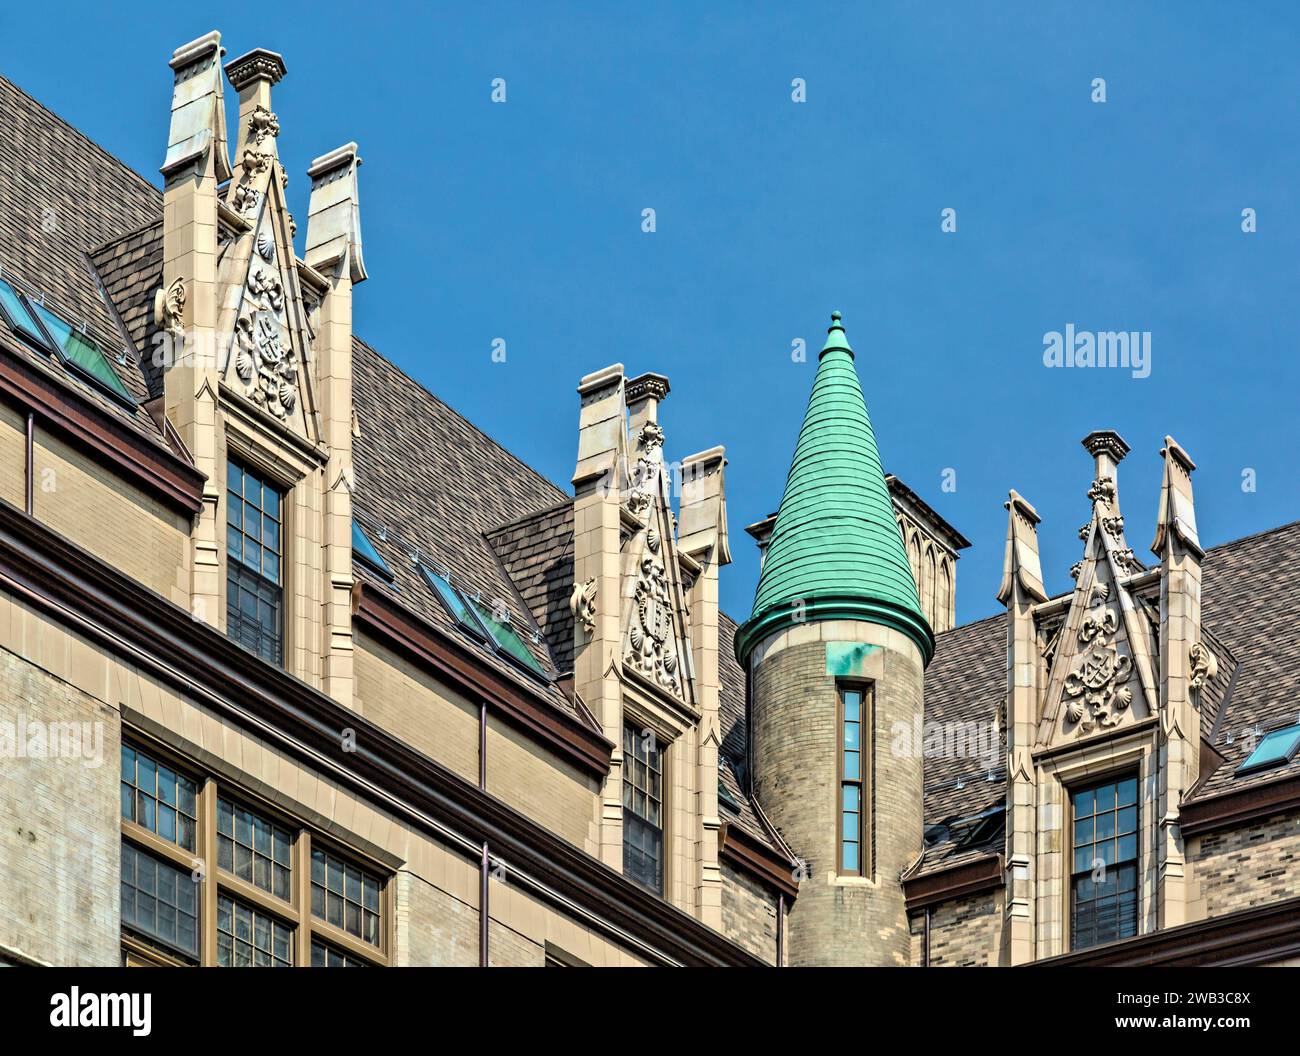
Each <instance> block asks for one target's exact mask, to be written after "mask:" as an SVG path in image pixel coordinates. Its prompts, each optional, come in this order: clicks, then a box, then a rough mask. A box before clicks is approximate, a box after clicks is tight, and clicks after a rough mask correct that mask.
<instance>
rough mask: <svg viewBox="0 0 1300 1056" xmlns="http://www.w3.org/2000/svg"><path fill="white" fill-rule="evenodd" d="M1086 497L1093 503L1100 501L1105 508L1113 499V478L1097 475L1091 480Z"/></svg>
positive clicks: (1108, 506)
mask: <svg viewBox="0 0 1300 1056" xmlns="http://www.w3.org/2000/svg"><path fill="white" fill-rule="evenodd" d="M1088 498H1090V499H1091V500H1092V501H1093V502H1094V503H1100V504H1101V505H1103V506H1105V507H1106V508H1107V509H1109V508H1110V504H1111V503H1112V502H1113V501H1114V499H1115V478H1114V477H1098V478H1097V479H1096V480H1094V481H1093V482H1092V487H1090V488H1089V489H1088Z"/></svg>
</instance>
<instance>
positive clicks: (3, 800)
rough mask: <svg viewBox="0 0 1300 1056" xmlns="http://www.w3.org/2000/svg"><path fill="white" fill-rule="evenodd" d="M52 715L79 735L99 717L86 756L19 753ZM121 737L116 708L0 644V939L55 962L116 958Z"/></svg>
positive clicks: (4, 944) (85, 744) (86, 962)
mask: <svg viewBox="0 0 1300 1056" xmlns="http://www.w3.org/2000/svg"><path fill="white" fill-rule="evenodd" d="M45 644H49V643H45ZM51 722H57V723H75V724H78V730H79V733H80V732H82V731H85V728H84V727H81V726H80V725H79V724H82V723H90V724H92V725H91V726H90V728H89V730H88V731H85V732H88V733H89V734H90V736H89V738H88V739H85V740H83V741H80V742H78V744H79V745H80V746H81V747H82V748H83V750H84V751H85V752H86V754H87V755H89V758H86V757H85V756H82V757H76V756H68V755H66V754H65V755H60V756H58V757H48V753H47V757H46V758H33V757H26V758H24V757H21V756H20V757H14V754H16V753H15V749H14V747H13V745H14V740H15V739H17V741H18V743H19V744H20V745H23V746H26V745H27V744H29V743H30V742H29V735H30V734H31V732H32V730H34V729H36V728H38V727H37V726H36V724H38V723H51ZM24 723H25V724H27V725H26V733H27V735H24ZM45 729H47V730H48V727H45ZM99 738H102V740H100V739H99ZM120 744H121V741H120V724H119V721H118V715H117V713H116V712H115V711H114V710H113V709H111V708H109V707H106V706H105V705H103V704H102V703H100V702H99V701H96V700H95V699H94V698H93V697H91V696H88V695H87V694H86V693H83V692H81V691H80V690H78V689H76V688H75V687H73V686H70V685H68V684H67V683H66V682H63V681H60V680H59V679H56V678H53V677H51V676H50V675H49V674H48V673H46V672H45V671H43V670H41V669H40V668H39V667H36V666H34V665H33V664H31V663H29V662H27V661H26V660H24V659H22V658H21V657H18V656H16V655H14V654H13V653H12V652H9V651H7V650H6V651H3V652H0V750H2V751H3V752H4V755H3V756H2V757H0V947H8V948H10V949H13V950H16V951H19V952H20V953H22V954H25V955H26V956H28V957H30V958H33V959H35V960H38V961H45V962H48V963H50V964H57V965H113V964H117V962H118V950H119V931H120V917H119V898H118V884H119V876H120V868H121V866H120V863H121V847H120V837H119V822H118V810H119V807H118V794H117V789H118V783H119V781H120V779H121V752H120ZM66 747H70V745H65V748H66ZM20 751H21V752H22V755H25V754H26V752H25V750H21V749H20ZM96 760H98V765H95V764H96Z"/></svg>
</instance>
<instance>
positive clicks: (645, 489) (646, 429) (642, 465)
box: [627, 422, 664, 517]
mask: <svg viewBox="0 0 1300 1056" xmlns="http://www.w3.org/2000/svg"><path fill="white" fill-rule="evenodd" d="M663 446H664V431H663V429H661V428H660V427H659V425H658V424H657V423H656V422H646V423H645V424H644V425H642V426H641V431H640V432H639V433H637V438H636V449H637V461H636V466H635V467H634V468H633V469H632V473H631V480H630V481H629V484H630V485H631V491H630V494H629V495H628V499H627V508H628V509H629V510H630V511H631V512H632V513H635V514H636V515H637V516H638V517H639V516H641V514H643V513H645V511H646V510H648V509H649V508H650V502H651V500H652V498H653V496H654V488H655V486H656V485H657V484H658V482H659V474H660V472H661V470H662V468H663Z"/></svg>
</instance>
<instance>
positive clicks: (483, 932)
mask: <svg viewBox="0 0 1300 1056" xmlns="http://www.w3.org/2000/svg"><path fill="white" fill-rule="evenodd" d="M478 787H479V788H481V789H482V790H483V791H484V792H486V791H487V701H482V702H481V703H480V704H479V706H478ZM489 873H490V859H489V855H488V845H487V840H484V841H483V860H482V862H480V863H479V881H478V966H479V967H480V968H486V967H487V966H488V919H489V918H488V878H489Z"/></svg>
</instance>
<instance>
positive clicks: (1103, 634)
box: [1065, 608, 1133, 733]
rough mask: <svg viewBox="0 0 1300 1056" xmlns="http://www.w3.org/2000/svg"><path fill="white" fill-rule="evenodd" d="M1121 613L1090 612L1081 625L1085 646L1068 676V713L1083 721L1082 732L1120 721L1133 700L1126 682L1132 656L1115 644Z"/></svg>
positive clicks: (1080, 642)
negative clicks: (1121, 650)
mask: <svg viewBox="0 0 1300 1056" xmlns="http://www.w3.org/2000/svg"><path fill="white" fill-rule="evenodd" d="M1118 628H1119V617H1118V615H1117V614H1116V612H1115V610H1114V609H1109V608H1108V609H1106V610H1105V611H1104V613H1103V614H1102V615H1101V616H1100V617H1098V616H1088V617H1087V618H1086V619H1085V620H1084V621H1083V625H1082V626H1081V627H1080V628H1079V644H1080V645H1081V646H1086V647H1087V648H1084V649H1081V650H1080V651H1079V655H1078V657H1077V661H1078V666H1077V667H1076V668H1075V669H1074V670H1073V671H1072V672H1070V674H1069V675H1068V676H1067V677H1066V680H1065V695H1066V697H1067V698H1069V699H1068V700H1067V701H1066V705H1065V713H1066V717H1067V718H1068V719H1069V720H1070V721H1071V722H1077V723H1079V732H1080V733H1090V732H1092V730H1094V729H1096V728H1097V727H1098V726H1100V727H1103V728H1105V727H1110V726H1114V725H1116V724H1117V723H1118V722H1119V720H1120V717H1121V716H1122V715H1123V713H1124V712H1125V711H1126V710H1128V706H1129V705H1130V704H1131V703H1133V691H1132V690H1131V689H1129V688H1128V687H1127V686H1126V685H1125V684H1124V683H1125V682H1127V681H1128V677H1129V675H1130V674H1131V673H1132V670H1133V660H1132V658H1131V657H1127V656H1121V655H1120V653H1119V650H1118V649H1117V648H1116V646H1115V642H1114V638H1115V632H1116V630H1117V629H1118Z"/></svg>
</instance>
